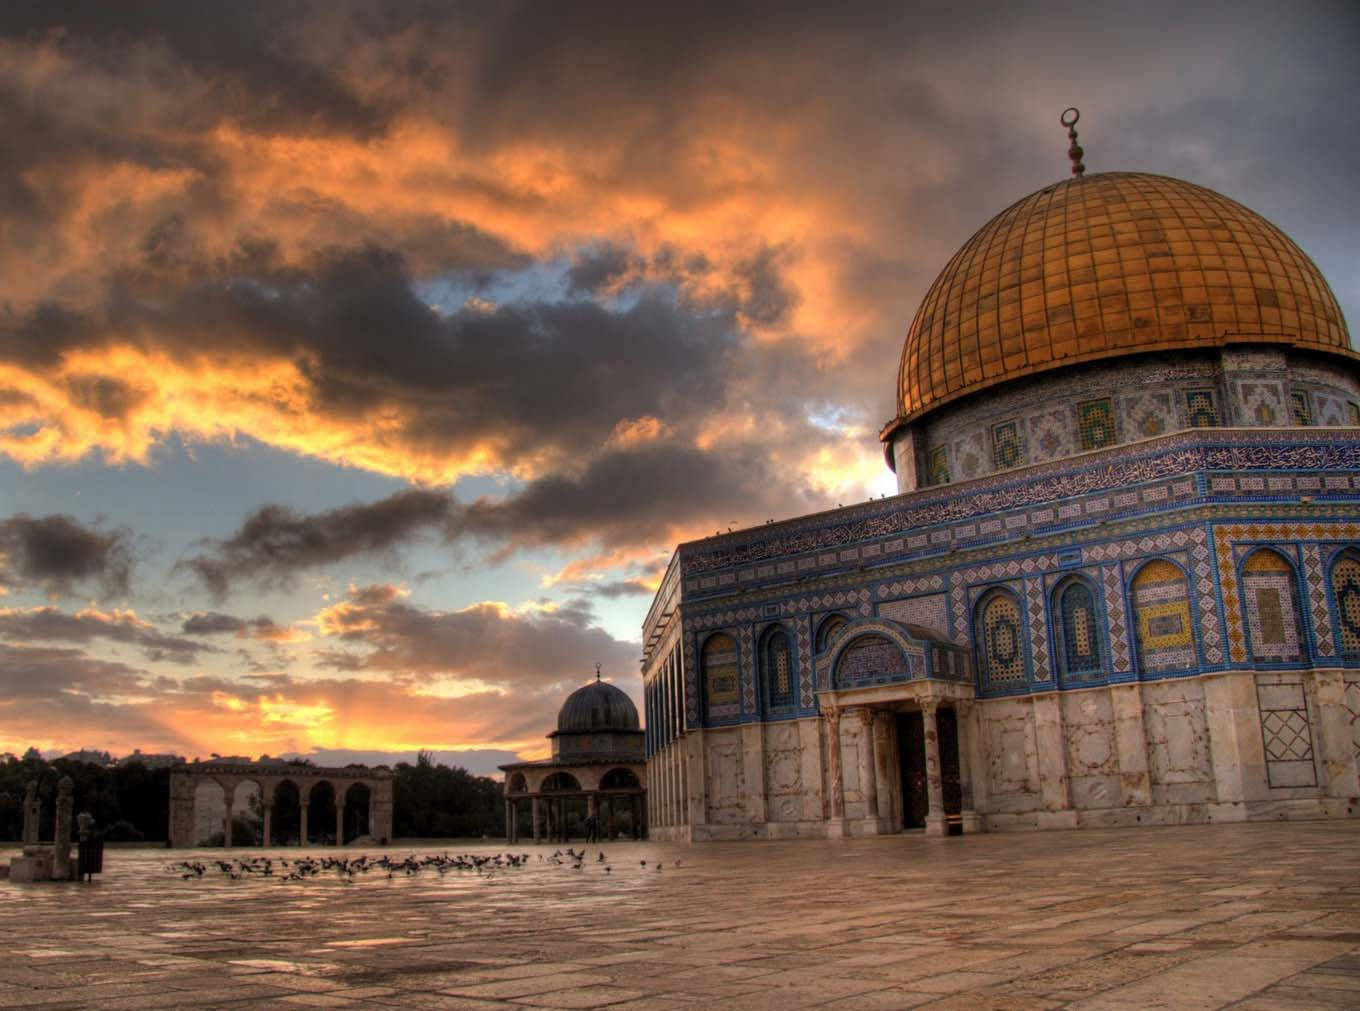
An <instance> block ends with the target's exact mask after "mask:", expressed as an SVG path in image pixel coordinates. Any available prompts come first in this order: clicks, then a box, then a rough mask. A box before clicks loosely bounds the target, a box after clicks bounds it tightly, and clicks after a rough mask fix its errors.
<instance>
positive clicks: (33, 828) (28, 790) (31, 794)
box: [24, 779, 42, 846]
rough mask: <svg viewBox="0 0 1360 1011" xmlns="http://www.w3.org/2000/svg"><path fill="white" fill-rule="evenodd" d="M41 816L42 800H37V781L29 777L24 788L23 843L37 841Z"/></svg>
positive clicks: (32, 844) (31, 844)
mask: <svg viewBox="0 0 1360 1011" xmlns="http://www.w3.org/2000/svg"><path fill="white" fill-rule="evenodd" d="M41 818H42V802H41V801H39V800H38V781H37V780H36V779H30V780H29V781H28V786H27V787H25V788H24V845H25V846H36V845H37V843H38V822H39V821H40V820H41Z"/></svg>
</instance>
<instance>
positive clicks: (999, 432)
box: [992, 421, 1021, 470]
mask: <svg viewBox="0 0 1360 1011" xmlns="http://www.w3.org/2000/svg"><path fill="white" fill-rule="evenodd" d="M1020 455H1021V454H1020V432H1019V429H1018V428H1017V427H1016V423H1015V422H1014V421H1007V422H1004V423H1003V424H1000V425H995V426H993V428H992V467H993V469H994V470H1009V469H1010V468H1012V467H1015V466H1018V465H1019V464H1020Z"/></svg>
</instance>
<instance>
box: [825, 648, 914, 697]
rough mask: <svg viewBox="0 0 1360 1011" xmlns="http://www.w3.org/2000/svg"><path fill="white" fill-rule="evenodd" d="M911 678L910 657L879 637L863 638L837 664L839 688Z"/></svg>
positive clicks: (843, 654) (847, 649)
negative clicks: (907, 658)
mask: <svg viewBox="0 0 1360 1011" xmlns="http://www.w3.org/2000/svg"><path fill="white" fill-rule="evenodd" d="M910 677H911V670H910V668H909V667H908V666H907V660H906V657H904V656H903V655H902V650H901V649H899V648H898V646H897V644H896V643H893V642H889V641H888V640H887V639H884V638H882V637H881V636H876V635H863V636H859V637H858V638H856V639H855V641H854V642H852V643H850V645H848V646H846V647H845V649H844V650H843V651H842V652H841V655H840V657H839V659H838V660H837V661H836V673H835V684H836V687H837V688H859V687H863V686H865V685H873V684H883V683H885V682H893V681H905V680H907V679H908V678H910Z"/></svg>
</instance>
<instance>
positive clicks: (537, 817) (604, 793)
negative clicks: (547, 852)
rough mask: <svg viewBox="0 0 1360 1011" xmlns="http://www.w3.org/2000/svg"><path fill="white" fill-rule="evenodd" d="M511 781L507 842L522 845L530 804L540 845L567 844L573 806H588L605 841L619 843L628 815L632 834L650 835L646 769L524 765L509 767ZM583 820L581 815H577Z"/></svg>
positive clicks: (634, 766) (630, 765) (507, 796)
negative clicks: (646, 822)
mask: <svg viewBox="0 0 1360 1011" xmlns="http://www.w3.org/2000/svg"><path fill="white" fill-rule="evenodd" d="M504 768H506V779H505V841H506V842H507V843H517V842H519V841H520V838H519V821H520V817H519V815H520V811H521V810H522V809H521V804H523V803H524V802H525V801H528V804H529V812H530V827H531V830H532V833H533V840H534V842H539V841H540V840H547V841H550V842H553V841H555V842H567V841H568V832H569V824H570V817H569V816H570V815H571V813H572V812H571V811H569V805H570V806H578V807H579V803H580V801H581V800H582V799H584V800H585V812H584V813H585V817H586V818H588V819H590V818H593V819H595V820H596V824H598V825H599V834H600V836H601V837H602V838H604V839H612V838H615V837H616V836H617V834H618V831H619V816H620V815H621V814H624V813H625V812H626V814H627V825H626V828H627V830H628V833H629V834H630V835H631V836H632V837H633V838H634V839H640V838H642V836H643V835H644V828H643V818H644V816H645V814H646V804H645V802H644V801H645V797H646V793H647V792H646V789H645V788H644V787H643V786H642V779H641V776H642V774H643V766H642V764H641V763H628V764H621V765H616V764H612V763H600V764H596V765H592V764H587V763H571V764H569V765H568V764H565V763H563V764H556V765H554V764H547V763H541V764H540V763H523V764H522V765H520V766H519V767H518V768H516V767H515V766H508V767H504ZM576 813H577V814H579V813H580V812H579V811H578V812H576Z"/></svg>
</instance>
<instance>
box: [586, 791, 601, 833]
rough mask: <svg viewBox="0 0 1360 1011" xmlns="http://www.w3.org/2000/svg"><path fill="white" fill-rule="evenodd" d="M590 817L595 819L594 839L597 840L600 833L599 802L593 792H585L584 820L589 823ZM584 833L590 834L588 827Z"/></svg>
mask: <svg viewBox="0 0 1360 1011" xmlns="http://www.w3.org/2000/svg"><path fill="white" fill-rule="evenodd" d="M592 818H594V819H595V821H594V825H595V839H596V841H597V842H598V841H599V838H600V835H601V833H600V805H599V802H598V801H597V800H596V799H595V794H594V793H588V794H586V821H587V824H589V823H590V819H592ZM586 835H587V836H589V835H590V829H589V828H587V829H586Z"/></svg>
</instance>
